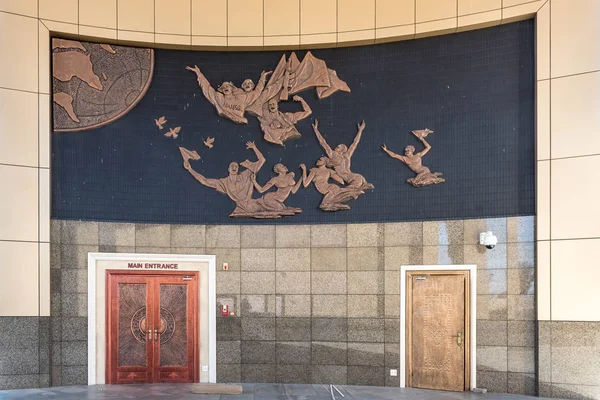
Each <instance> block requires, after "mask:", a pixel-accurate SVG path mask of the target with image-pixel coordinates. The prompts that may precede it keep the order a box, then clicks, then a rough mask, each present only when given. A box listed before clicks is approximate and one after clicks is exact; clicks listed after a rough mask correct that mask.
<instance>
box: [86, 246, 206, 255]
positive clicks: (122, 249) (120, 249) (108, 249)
mask: <svg viewBox="0 0 600 400" xmlns="http://www.w3.org/2000/svg"><path fill="white" fill-rule="evenodd" d="M98 251H99V252H100V253H135V246H113V245H111V244H102V245H100V246H98ZM197 254H204V252H203V251H202V252H200V253H197Z"/></svg>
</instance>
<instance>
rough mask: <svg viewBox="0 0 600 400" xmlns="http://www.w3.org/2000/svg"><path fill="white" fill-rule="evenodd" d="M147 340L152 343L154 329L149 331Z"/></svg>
mask: <svg viewBox="0 0 600 400" xmlns="http://www.w3.org/2000/svg"><path fill="white" fill-rule="evenodd" d="M146 340H148V341H150V342H151V341H152V329H148V334H147V335H146Z"/></svg>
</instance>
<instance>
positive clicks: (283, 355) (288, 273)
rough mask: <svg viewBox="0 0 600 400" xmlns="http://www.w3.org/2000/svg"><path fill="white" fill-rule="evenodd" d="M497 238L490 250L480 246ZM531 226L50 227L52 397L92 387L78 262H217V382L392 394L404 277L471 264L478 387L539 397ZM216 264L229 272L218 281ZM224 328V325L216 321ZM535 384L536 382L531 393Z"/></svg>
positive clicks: (522, 222) (521, 221) (529, 222)
mask: <svg viewBox="0 0 600 400" xmlns="http://www.w3.org/2000/svg"><path fill="white" fill-rule="evenodd" d="M486 230H491V231H493V232H494V234H496V235H497V236H498V239H499V243H498V245H497V246H496V248H495V249H494V250H486V249H484V248H482V246H480V245H479V244H478V240H479V233H480V232H483V231H486ZM533 232H534V218H533V217H515V218H499V219H487V220H466V221H447V222H410V223H384V224H348V225H346V224H340V225H311V226H307V225H306V226H290V225H287V226H286V225H260V226H258V225H254V226H236V225H223V226H197V225H148V224H128V223H96V222H75V221H58V220H55V221H53V222H52V232H51V235H52V244H51V256H52V260H51V264H52V316H53V318H52V332H53V342H52V384H53V385H72V384H84V383H85V382H86V379H87V378H86V376H87V375H86V374H87V352H86V341H87V337H86V336H87V297H86V296H87V293H86V292H87V271H86V268H87V253H88V252H94V251H102V252H138V253H191V254H214V255H216V256H217V306H218V307H220V306H221V304H227V305H229V307H230V309H231V310H234V311H235V312H236V316H235V317H225V318H222V317H218V319H217V363H218V365H217V379H218V380H219V381H221V382H240V381H241V382H293V383H310V382H329V383H337V384H354V385H380V386H383V385H387V386H398V385H399V378H398V377H390V374H389V370H390V369H392V368H394V369H396V368H399V358H400V355H399V354H400V350H399V349H400V343H399V342H400V295H401V294H402V291H401V288H400V266H401V265H406V264H415V265H421V264H431V265H434V264H477V266H478V282H477V284H478V295H477V326H478V335H477V341H478V348H477V358H478V360H477V371H478V382H479V383H478V386H480V387H487V388H488V389H489V390H490V391H497V392H511V393H527V394H534V393H535V335H536V332H535V307H534V293H535V291H534V282H535V279H534V242H533V240H534V237H533ZM224 262H227V263H228V264H229V269H228V270H227V271H223V270H222V269H221V266H222V264H223V263H224ZM218 315H219V313H218ZM530 379H533V380H530Z"/></svg>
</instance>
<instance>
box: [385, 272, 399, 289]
mask: <svg viewBox="0 0 600 400" xmlns="http://www.w3.org/2000/svg"><path fill="white" fill-rule="evenodd" d="M384 282H385V288H384V291H385V294H398V295H399V294H400V271H385V272H384Z"/></svg>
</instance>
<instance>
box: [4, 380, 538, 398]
mask: <svg viewBox="0 0 600 400" xmlns="http://www.w3.org/2000/svg"><path fill="white" fill-rule="evenodd" d="M242 386H243V388H244V391H243V393H242V394H240V395H227V396H225V395H223V396H218V395H211V396H208V395H201V394H192V393H191V390H190V387H191V384H147V385H95V386H63V387H53V388H45V389H23V390H5V391H0V399H20V400H21V399H56V400H75V399H89V400H96V399H98V400H99V399H145V400H152V399H182V400H191V399H195V400H209V399H210V400H255V399H256V400H258V399H261V400H331V395H330V394H329V391H328V389H329V387H328V386H323V385H283V384H269V383H264V384H263V383H256V384H255V383H244V384H242ZM338 388H339V389H340V391H341V392H342V393H343V394H344V396H345V399H344V400H430V399H440V400H532V399H536V398H535V397H528V396H517V395H510V394H499V393H487V394H475V393H469V392H463V393H459V392H442V391H435V390H422V389H400V388H384V387H373V386H338ZM334 393H335V395H336V396H335V398H336V400H339V399H342V397H341V396H340V395H339V394H338V393H337V392H335V391H334Z"/></svg>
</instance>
